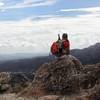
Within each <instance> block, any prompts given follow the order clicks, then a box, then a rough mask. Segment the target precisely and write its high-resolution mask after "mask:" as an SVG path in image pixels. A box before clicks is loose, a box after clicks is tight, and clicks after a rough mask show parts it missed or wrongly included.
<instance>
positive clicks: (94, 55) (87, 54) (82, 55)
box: [0, 43, 100, 72]
mask: <svg viewBox="0 0 100 100" xmlns="http://www.w3.org/2000/svg"><path fill="white" fill-rule="evenodd" d="M71 54H72V55H73V56H75V57H76V58H78V59H79V60H80V61H81V62H82V64H95V63H98V62H100V43H97V44H95V45H93V46H90V47H88V48H84V49H73V50H71ZM23 55H24V54H23ZM2 56H3V55H2ZM8 57H9V56H8ZM53 59H54V56H52V55H49V56H40V57H32V56H30V57H26V58H24V57H23V59H22V58H20V59H18V58H17V59H13V60H11V59H9V60H6V61H0V72H2V71H13V72H20V71H21V72H30V71H35V70H36V69H37V68H38V67H39V66H40V65H41V64H43V63H45V62H49V61H51V60H53Z"/></svg>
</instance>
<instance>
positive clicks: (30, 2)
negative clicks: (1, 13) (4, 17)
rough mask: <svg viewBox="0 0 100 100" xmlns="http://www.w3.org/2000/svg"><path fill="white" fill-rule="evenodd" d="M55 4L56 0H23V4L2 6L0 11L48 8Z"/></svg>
mask: <svg viewBox="0 0 100 100" xmlns="http://www.w3.org/2000/svg"><path fill="white" fill-rule="evenodd" d="M56 2H57V0H23V2H19V3H16V4H14V5H10V6H4V7H1V8H0V9H3V10H7V9H18V8H27V7H38V6H49V5H53V4H55V3H56Z"/></svg>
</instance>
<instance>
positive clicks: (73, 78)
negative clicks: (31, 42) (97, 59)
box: [0, 55, 100, 100]
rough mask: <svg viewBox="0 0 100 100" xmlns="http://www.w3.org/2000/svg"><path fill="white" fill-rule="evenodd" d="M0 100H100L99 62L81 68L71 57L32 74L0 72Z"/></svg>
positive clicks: (76, 60) (46, 65)
mask: <svg viewBox="0 0 100 100" xmlns="http://www.w3.org/2000/svg"><path fill="white" fill-rule="evenodd" d="M0 94H1V95H0V100H100V63H98V64H94V65H85V66H83V65H82V64H81V62H80V61H79V60H78V59H76V58H75V57H73V56H71V55H70V56H67V57H64V58H61V59H58V60H56V61H53V62H49V63H46V64H43V65H42V66H40V67H39V69H38V70H37V71H36V72H35V75H34V74H33V73H28V74H26V73H5V72H2V73H0Z"/></svg>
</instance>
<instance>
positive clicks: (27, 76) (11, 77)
mask: <svg viewBox="0 0 100 100" xmlns="http://www.w3.org/2000/svg"><path fill="white" fill-rule="evenodd" d="M33 79H34V75H33V74H32V73H21V72H20V73H11V72H1V73H0V93H11V92H12V93H13V92H14V93H18V92H20V91H21V90H22V89H24V88H25V87H27V86H28V85H29V83H30V82H32V81H33Z"/></svg>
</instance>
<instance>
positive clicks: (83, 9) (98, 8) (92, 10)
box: [60, 7, 100, 13]
mask: <svg viewBox="0 0 100 100" xmlns="http://www.w3.org/2000/svg"><path fill="white" fill-rule="evenodd" d="M60 11H61V12H71V11H77V12H78V11H83V12H88V13H98V12H99V13H100V7H90V8H77V9H61V10H60Z"/></svg>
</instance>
